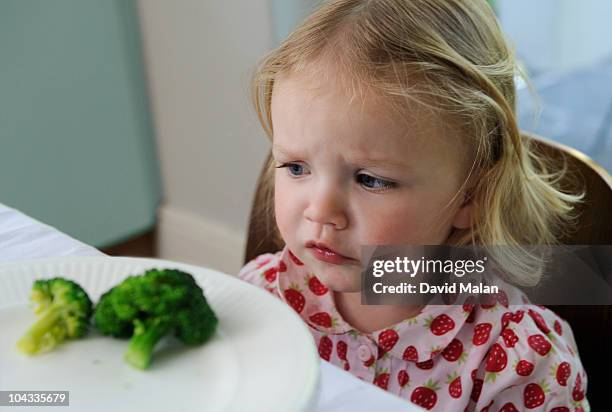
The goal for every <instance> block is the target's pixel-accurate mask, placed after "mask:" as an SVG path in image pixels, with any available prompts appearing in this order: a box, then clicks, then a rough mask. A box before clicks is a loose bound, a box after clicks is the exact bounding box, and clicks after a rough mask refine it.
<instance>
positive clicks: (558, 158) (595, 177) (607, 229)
mask: <svg viewBox="0 0 612 412" xmlns="http://www.w3.org/2000/svg"><path fill="white" fill-rule="evenodd" d="M527 136H528V138H531V139H532V143H533V145H534V149H535V150H537V151H538V152H540V153H542V154H543V155H544V156H545V157H546V158H547V159H549V160H550V161H551V162H552V163H553V164H556V165H559V167H562V166H561V165H564V164H565V165H566V166H567V169H568V171H569V172H570V173H569V174H568V176H570V177H572V178H571V179H568V180H567V182H564V184H565V185H566V186H568V187H570V186H576V184H578V186H579V187H580V188H582V189H583V190H584V191H585V198H584V201H583V202H582V203H581V204H580V205H579V207H578V215H579V217H578V224H577V230H576V231H574V232H572V233H568V235H567V236H566V237H565V238H563V239H562V243H564V244H569V245H612V177H610V174H608V173H607V172H606V171H605V170H604V169H603V168H602V167H601V166H599V165H597V164H596V163H595V162H593V161H592V160H591V159H590V158H589V157H588V156H586V155H584V154H583V153H581V152H579V151H578V150H575V149H572V148H570V147H567V146H565V145H562V144H559V143H556V142H553V141H550V140H547V139H544V138H542V137H540V136H536V135H530V134H527ZM271 162H272V158H271V155H268V158H267V159H266V163H265V165H264V168H263V170H262V173H261V174H260V177H259V181H258V183H257V190H256V192H255V198H254V201H253V205H252V208H251V216H250V221H249V228H248V240H247V245H246V253H245V263H246V262H248V261H250V260H251V259H253V258H254V257H256V256H258V255H260V254H262V253H266V252H276V251H278V250H280V249H282V247H283V243H282V241H281V240H280V237H279V236H278V232H277V229H276V224H275V222H274V218H273V216H272V214H271V213H269V211H267V210H265V207H264V205H265V198H266V196H269V194H266V193H264V192H263V191H262V190H261V187H262V185H263V182H264V180H265V179H269V178H271V176H270V174H269V173H266V171H270V170H271V169H270V165H271ZM608 281H610V279H608ZM550 308H551V309H552V310H553V311H555V312H556V313H557V314H559V315H560V316H561V317H563V318H564V319H566V320H567V321H568V322H569V323H570V325H571V326H572V330H573V332H574V336H575V338H576V341H577V344H578V349H579V350H580V357H581V359H582V362H583V364H584V367H585V369H586V371H587V375H588V377H589V386H588V393H587V397H588V399H589V402H590V403H591V407H592V409H593V410H606V407H608V403H609V402H607V400H606V395H607V388H606V386H607V382H608V381H609V377H610V374H611V373H612V361H610V359H611V358H612V356H611V355H610V350H612V306H550Z"/></svg>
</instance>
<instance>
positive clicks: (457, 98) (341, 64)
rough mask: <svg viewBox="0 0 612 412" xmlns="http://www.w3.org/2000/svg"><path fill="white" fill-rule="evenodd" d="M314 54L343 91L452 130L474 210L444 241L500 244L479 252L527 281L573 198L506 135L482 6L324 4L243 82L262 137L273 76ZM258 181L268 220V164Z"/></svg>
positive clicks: (500, 82) (361, 0) (434, 0)
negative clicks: (465, 140) (414, 109)
mask: <svg viewBox="0 0 612 412" xmlns="http://www.w3.org/2000/svg"><path fill="white" fill-rule="evenodd" d="M324 57H332V58H333V60H332V61H333V62H334V64H335V65H337V67H338V68H339V71H341V72H343V73H348V74H349V76H350V77H351V81H352V83H351V84H352V85H355V84H356V85H358V87H359V86H362V87H366V88H368V89H370V90H374V91H376V92H377V93H378V94H380V95H381V96H388V97H391V99H389V101H394V102H396V104H399V105H400V106H401V104H402V103H403V104H406V103H409V102H415V101H417V102H419V103H420V104H423V105H425V106H427V107H429V108H431V109H432V110H436V111H438V112H440V113H443V114H445V115H450V116H452V118H453V119H454V120H456V123H457V124H459V125H461V129H462V131H464V132H465V133H464V134H465V136H468V137H469V138H470V139H472V142H473V148H474V150H473V151H474V157H475V160H474V164H473V166H472V170H471V171H470V176H471V177H472V179H473V180H474V183H473V185H472V186H471V188H470V191H469V196H470V198H471V201H472V202H473V205H474V206H473V208H474V209H473V210H474V212H473V214H472V215H473V217H472V225H471V228H470V229H467V230H456V231H455V232H454V233H453V234H452V235H451V238H449V240H448V243H449V244H453V245H469V244H474V245H482V246H485V247H487V246H493V245H508V246H512V247H511V248H505V249H504V250H503V252H499V250H498V249H497V248H494V247H491V248H490V250H489V252H490V254H491V255H492V256H493V258H494V259H495V260H496V261H497V262H498V264H499V265H500V267H501V269H502V271H503V272H505V274H506V278H507V280H509V281H511V282H513V283H515V284H522V285H532V284H535V283H536V282H537V281H538V280H539V278H540V276H541V267H542V264H543V261H542V258H541V256H534V255H533V254H532V253H531V252H530V251H529V249H528V247H525V246H526V245H527V246H528V245H551V244H555V243H556V242H557V241H558V238H559V236H560V235H561V234H562V232H563V230H564V229H565V228H568V227H569V226H570V225H569V223H570V222H571V219H572V212H573V210H574V203H575V202H577V201H579V200H580V195H576V194H570V193H566V192H564V191H562V190H561V189H560V188H559V182H560V179H561V178H562V177H563V175H564V173H565V170H564V169H563V170H557V171H554V169H553V168H551V165H549V164H547V161H546V159H544V158H543V157H541V156H540V155H538V154H537V153H536V151H535V150H533V148H532V143H531V140H530V139H529V138H527V137H526V136H524V135H522V134H521V132H520V130H519V128H518V125H517V121H516V117H515V84H514V76H515V75H516V73H517V71H518V68H517V65H516V63H515V60H514V56H513V52H512V51H511V50H510V49H509V48H508V46H507V44H506V42H505V40H504V38H503V35H502V33H501V30H500V28H499V26H498V23H497V20H496V18H495V15H494V13H493V11H492V10H491V8H490V7H489V5H488V4H487V3H486V2H485V1H484V0H481V1H478V0H332V1H328V2H325V3H324V4H323V5H322V6H321V7H320V8H319V9H317V10H316V11H315V12H314V13H313V14H312V15H310V16H309V17H308V18H307V19H306V20H305V21H304V22H303V23H302V24H301V25H300V26H299V27H298V28H297V29H296V30H295V31H294V32H293V33H292V34H291V35H290V36H289V37H288V38H287V39H286V40H285V41H284V42H283V43H282V44H281V46H280V47H279V48H277V49H276V50H274V51H272V52H271V53H270V54H269V55H268V56H267V57H266V58H265V59H264V60H263V62H262V63H261V65H260V66H259V68H258V70H257V71H256V73H255V75H254V78H253V84H252V92H253V102H254V106H255V109H256V111H257V113H258V115H259V120H260V122H261V124H262V126H263V128H264V130H265V131H266V133H267V134H268V136H269V137H270V139H272V136H273V127H272V121H271V111H270V107H271V101H272V91H273V89H274V84H275V81H276V79H277V78H278V76H279V75H281V74H289V73H292V72H296V71H300V70H303V69H304V68H305V67H307V66H308V65H309V64H311V63H313V62H315V61H317V60H318V59H321V58H324ZM415 79H416V80H415ZM270 166H271V165H270ZM470 176H468V178H469V177H470ZM468 178H466V184H467V182H468V180H469V179H468ZM263 179H264V182H263V183H264V190H265V193H266V194H267V195H266V196H265V199H266V205H267V208H266V209H268V212H269V211H270V210H273V206H272V204H273V179H272V168H271V167H270V168H269V169H268V170H267V173H265V174H264V177H263ZM268 214H269V215H270V213H268ZM270 227H272V226H270Z"/></svg>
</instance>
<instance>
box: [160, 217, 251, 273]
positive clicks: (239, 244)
mask: <svg viewBox="0 0 612 412" xmlns="http://www.w3.org/2000/svg"><path fill="white" fill-rule="evenodd" d="M158 218H159V227H158V236H157V251H158V254H159V257H160V258H162V259H168V260H176V261H180V262H185V263H191V264H195V265H199V266H206V267H209V268H212V269H216V270H220V271H222V272H225V273H229V274H233V275H235V274H237V273H238V271H239V270H240V268H241V267H242V259H243V255H244V246H245V242H246V240H245V234H244V233H238V232H236V231H235V230H233V229H230V228H228V227H226V226H225V225H222V224H219V222H217V221H213V220H212V219H207V218H206V217H203V216H200V215H198V214H195V213H193V212H191V211H188V210H185V209H182V208H180V207H176V206H173V205H163V206H161V207H160V209H159V212H158Z"/></svg>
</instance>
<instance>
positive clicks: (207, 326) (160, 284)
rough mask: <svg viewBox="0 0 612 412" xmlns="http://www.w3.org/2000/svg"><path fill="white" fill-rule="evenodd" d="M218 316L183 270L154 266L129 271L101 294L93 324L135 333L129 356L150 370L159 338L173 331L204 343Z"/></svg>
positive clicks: (102, 328) (185, 340) (108, 332)
mask: <svg viewBox="0 0 612 412" xmlns="http://www.w3.org/2000/svg"><path fill="white" fill-rule="evenodd" d="M217 323H218V320H217V317H216V316H215V313H214V312H213V311H212V309H211V308H210V306H209V305H208V302H207V301H206V298H205V297H204V293H203V291H202V289H201V288H200V286H198V284H197V283H196V282H195V280H194V279H193V277H192V276H191V275H190V274H188V273H185V272H182V271H180V270H172V269H166V270H158V269H152V270H149V271H147V272H145V273H144V274H143V275H138V276H129V277H128V278H126V279H125V280H124V281H123V282H122V283H120V284H118V285H117V286H115V287H113V288H112V289H110V290H109V291H107V292H106V293H104V294H103V295H102V297H101V298H100V301H99V302H98V304H97V306H96V308H95V310H94V324H95V326H96V328H97V329H98V330H99V331H100V332H101V333H102V334H104V335H111V336H114V337H117V338H129V337H131V340H130V343H129V345H128V349H127V352H126V354H125V359H126V361H127V362H128V363H130V364H131V365H133V366H135V367H137V368H139V369H146V368H147V367H148V366H149V364H150V362H151V357H152V355H153V350H154V348H155V345H156V344H157V343H158V342H159V340H160V339H161V338H162V337H164V336H166V335H171V334H174V335H175V336H176V337H177V338H178V339H179V340H180V341H182V342H183V343H185V344H187V345H200V344H202V343H204V342H206V341H207V340H208V339H209V338H210V337H211V336H212V334H213V333H214V331H215V328H216V326H217Z"/></svg>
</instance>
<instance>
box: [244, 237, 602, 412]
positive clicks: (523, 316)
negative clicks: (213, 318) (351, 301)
mask: <svg viewBox="0 0 612 412" xmlns="http://www.w3.org/2000/svg"><path fill="white" fill-rule="evenodd" d="M238 276H239V277H240V278H241V279H243V280H245V281H247V282H249V283H252V284H255V285H257V286H259V287H262V288H265V289H266V290H268V291H269V292H271V293H272V294H274V295H275V296H277V297H279V298H280V299H282V300H283V301H285V302H286V303H287V304H289V305H290V306H291V307H293V309H294V310H295V311H296V312H298V314H299V315H300V316H301V317H302V319H303V320H304V321H305V322H306V323H307V324H308V326H309V329H310V331H311V332H312V335H313V337H314V340H315V343H316V345H317V347H318V350H319V355H320V356H321V358H322V359H325V360H326V361H328V362H331V363H333V364H334V365H336V366H338V367H340V368H343V369H344V370H346V371H348V372H350V373H352V374H353V375H355V376H357V377H358V378H360V379H362V380H364V381H367V382H371V383H373V384H375V385H378V386H379V387H381V388H382V389H385V390H387V391H389V392H391V393H394V394H396V395H398V396H400V397H402V398H405V399H406V400H408V401H410V402H412V403H414V404H416V405H419V406H421V407H422V408H425V409H427V410H433V411H478V412H480V411H490V412H493V411H494V412H498V411H502V412H512V411H526V410H528V411H546V412H550V411H553V412H564V411H589V410H590V409H589V404H588V402H587V400H586V398H585V393H586V386H587V376H586V373H585V371H584V369H583V367H582V364H581V362H580V359H579V357H578V351H577V349H576V343H575V341H574V338H573V334H572V331H571V329H570V327H569V325H568V324H567V323H566V322H565V321H564V320H562V319H561V318H559V317H558V316H557V315H555V314H554V313H553V312H552V311H550V310H549V309H546V308H544V307H540V306H535V305H531V304H525V305H508V300H507V298H506V296H507V295H506V293H520V292H519V291H518V289H516V288H512V287H510V286H509V287H508V289H507V290H506V291H505V292H500V294H498V298H497V301H495V302H492V303H491V304H487V305H485V304H478V305H475V304H465V305H463V306H462V305H448V306H445V305H427V306H425V307H424V308H423V309H422V311H421V312H420V313H419V314H418V315H416V316H415V317H413V318H409V319H406V320H404V321H402V322H399V323H397V324H395V325H393V326H391V327H388V328H385V329H383V330H379V331H375V332H371V333H364V332H361V331H358V330H356V329H354V328H353V327H352V326H351V325H349V324H348V323H347V322H346V321H345V320H343V319H342V316H341V315H340V313H339V312H338V311H337V309H336V306H335V304H334V297H333V294H332V293H331V291H330V290H329V289H328V288H327V287H326V286H325V285H324V284H322V283H321V282H320V281H319V279H318V278H317V277H316V275H315V274H314V273H312V272H311V271H310V270H309V269H308V268H307V267H306V266H305V265H304V264H303V263H302V262H301V261H300V260H299V259H298V258H297V257H296V256H295V255H293V254H292V253H291V251H290V250H289V249H288V248H287V247H285V248H284V249H283V250H282V251H279V252H277V253H275V254H264V255H260V256H258V257H257V258H255V259H254V260H252V261H251V262H249V263H248V264H247V265H246V266H244V267H243V268H242V270H241V271H240V273H239V275H238ZM513 301H514V300H513ZM525 301H526V300H525Z"/></svg>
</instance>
